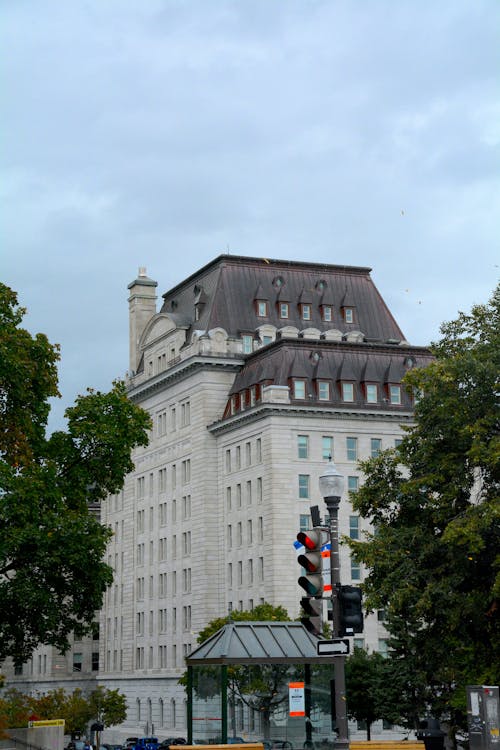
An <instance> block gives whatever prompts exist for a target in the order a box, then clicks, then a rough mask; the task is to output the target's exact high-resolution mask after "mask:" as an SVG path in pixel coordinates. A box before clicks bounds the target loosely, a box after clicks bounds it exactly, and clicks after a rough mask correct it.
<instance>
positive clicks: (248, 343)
mask: <svg viewBox="0 0 500 750" xmlns="http://www.w3.org/2000/svg"><path fill="white" fill-rule="evenodd" d="M242 338H243V354H251V353H252V352H253V336H249V335H247V334H245V335H244V336H243V337H242Z"/></svg>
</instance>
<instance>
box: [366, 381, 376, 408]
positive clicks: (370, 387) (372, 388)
mask: <svg viewBox="0 0 500 750" xmlns="http://www.w3.org/2000/svg"><path fill="white" fill-rule="evenodd" d="M365 389H366V390H365V395H366V403H367V404H376V403H377V402H378V387H377V384H376V383H367V384H366V386H365Z"/></svg>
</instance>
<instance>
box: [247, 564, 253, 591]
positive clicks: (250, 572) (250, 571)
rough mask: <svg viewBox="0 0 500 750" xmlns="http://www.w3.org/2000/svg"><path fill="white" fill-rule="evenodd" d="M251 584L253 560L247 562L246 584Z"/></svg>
mask: <svg viewBox="0 0 500 750" xmlns="http://www.w3.org/2000/svg"><path fill="white" fill-rule="evenodd" d="M252 583H253V560H249V561H248V584H249V585H251V584H252Z"/></svg>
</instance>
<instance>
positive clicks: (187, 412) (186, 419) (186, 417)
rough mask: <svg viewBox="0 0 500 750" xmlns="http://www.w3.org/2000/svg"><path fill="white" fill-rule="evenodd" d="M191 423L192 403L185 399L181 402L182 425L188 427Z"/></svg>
mask: <svg viewBox="0 0 500 750" xmlns="http://www.w3.org/2000/svg"><path fill="white" fill-rule="evenodd" d="M190 423H191V404H190V402H189V401H185V402H184V403H183V404H181V427H186V426H187V425H189V424H190Z"/></svg>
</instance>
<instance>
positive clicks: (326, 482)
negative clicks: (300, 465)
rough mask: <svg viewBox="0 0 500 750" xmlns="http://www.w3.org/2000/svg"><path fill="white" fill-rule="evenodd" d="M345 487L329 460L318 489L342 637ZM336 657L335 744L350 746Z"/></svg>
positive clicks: (341, 667)
mask: <svg viewBox="0 0 500 750" xmlns="http://www.w3.org/2000/svg"><path fill="white" fill-rule="evenodd" d="M343 490H344V477H343V476H342V474H341V473H340V472H339V471H338V469H337V467H336V466H335V464H334V463H333V461H332V460H330V461H329V462H328V464H327V465H326V467H325V469H324V471H323V473H322V474H321V476H320V478H319V491H320V493H321V494H322V496H323V499H324V501H325V504H326V509H327V511H328V515H329V519H330V520H329V532H330V545H331V549H330V577H331V584H332V608H333V622H332V627H333V637H334V638H338V637H339V636H340V555H339V504H340V499H341V497H342V492H343ZM334 659H335V662H334V664H335V715H336V723H337V732H338V736H337V739H336V740H335V747H337V748H349V734H348V727H347V704H346V695H345V656H344V655H342V654H341V655H336V656H335V657H334Z"/></svg>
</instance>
